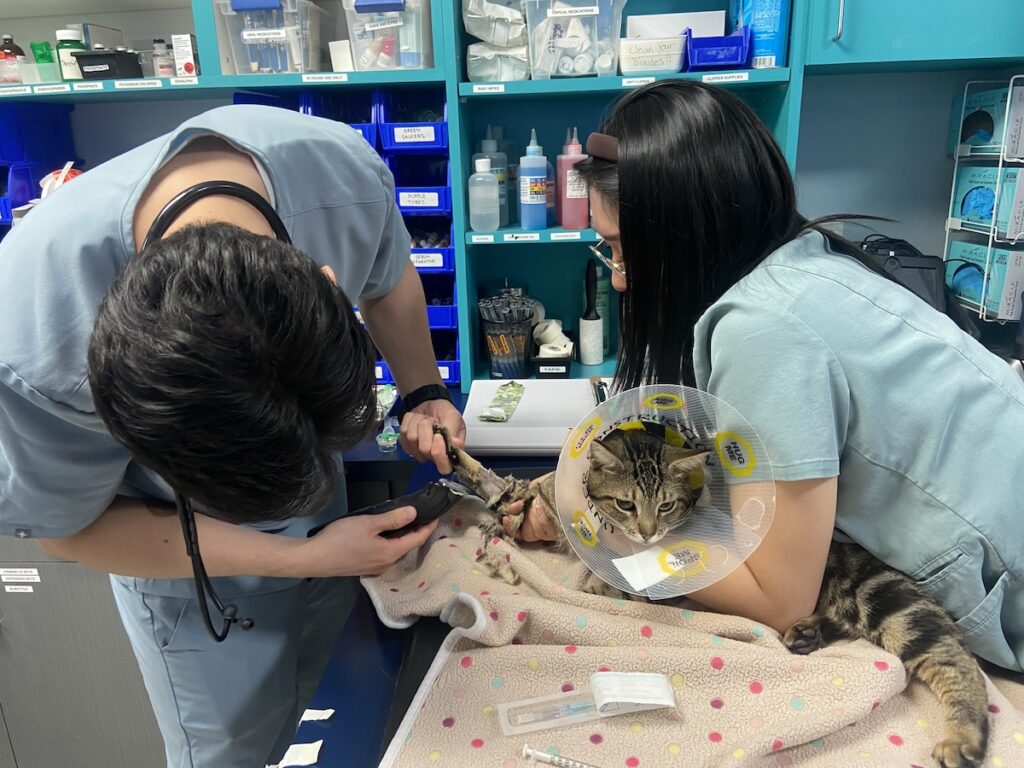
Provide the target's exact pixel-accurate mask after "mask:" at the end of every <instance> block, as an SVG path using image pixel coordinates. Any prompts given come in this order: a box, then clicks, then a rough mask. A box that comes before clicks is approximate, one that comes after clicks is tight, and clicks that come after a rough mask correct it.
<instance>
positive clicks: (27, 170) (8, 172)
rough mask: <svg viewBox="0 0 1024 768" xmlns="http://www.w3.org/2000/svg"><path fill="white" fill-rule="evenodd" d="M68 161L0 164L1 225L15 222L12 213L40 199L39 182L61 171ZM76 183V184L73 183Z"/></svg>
mask: <svg viewBox="0 0 1024 768" xmlns="http://www.w3.org/2000/svg"><path fill="white" fill-rule="evenodd" d="M66 162H67V160H60V161H57V160H54V161H49V160H43V161H39V162H27V163H8V164H0V224H11V223H13V221H14V218H13V214H12V211H13V209H15V208H18V207H19V206H22V205H24V204H25V203H27V202H28V201H29V200H32V199H33V198H36V197H39V195H40V194H41V193H42V190H41V189H40V188H39V182H40V181H42V180H43V177H44V176H46V175H47V174H48V173H51V172H52V171H59V170H60V169H61V168H63V167H64V163H66ZM72 183H74V182H72Z"/></svg>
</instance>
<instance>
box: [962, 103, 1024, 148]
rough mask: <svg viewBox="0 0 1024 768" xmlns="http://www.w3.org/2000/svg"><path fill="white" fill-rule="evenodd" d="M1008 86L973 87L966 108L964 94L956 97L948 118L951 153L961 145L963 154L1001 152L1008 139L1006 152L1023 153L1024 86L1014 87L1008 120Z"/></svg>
mask: <svg viewBox="0 0 1024 768" xmlns="http://www.w3.org/2000/svg"><path fill="white" fill-rule="evenodd" d="M1008 97H1009V89H1008V88H995V89H989V90H986V91H974V92H972V93H969V94H967V108H966V109H964V108H963V104H964V97H963V94H960V95H958V96H956V97H955V98H954V99H953V109H952V112H951V114H950V118H949V140H948V141H947V144H948V146H947V150H948V154H949V155H951V156H952V154H953V153H954V152H956V151H957V148H958V147H961V148H962V149H960V154H961V155H967V154H993V155H996V154H999V150H1000V149H1001V147H1002V144H1003V142H1004V141H1005V142H1006V156H1007V157H1020V156H1021V155H1022V154H1024V135H1022V128H1024V87H1020V86H1018V87H1017V88H1014V89H1013V96H1012V98H1010V100H1011V102H1012V103H1011V104H1010V108H1009V122H1007V104H1006V102H1007V98H1008Z"/></svg>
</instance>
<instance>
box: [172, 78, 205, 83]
mask: <svg viewBox="0 0 1024 768" xmlns="http://www.w3.org/2000/svg"><path fill="white" fill-rule="evenodd" d="M170 83H171V85H199V78H198V77H172V78H171V79H170Z"/></svg>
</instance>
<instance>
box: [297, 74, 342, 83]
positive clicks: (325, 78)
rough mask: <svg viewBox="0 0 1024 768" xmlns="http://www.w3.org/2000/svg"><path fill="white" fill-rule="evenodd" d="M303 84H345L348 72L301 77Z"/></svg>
mask: <svg viewBox="0 0 1024 768" xmlns="http://www.w3.org/2000/svg"><path fill="white" fill-rule="evenodd" d="M302 82H304V83H347V82H348V72H313V73H309V74H305V75H303V76H302Z"/></svg>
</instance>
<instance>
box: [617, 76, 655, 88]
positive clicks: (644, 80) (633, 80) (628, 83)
mask: <svg viewBox="0 0 1024 768" xmlns="http://www.w3.org/2000/svg"><path fill="white" fill-rule="evenodd" d="M654 80H655V78H653V77H624V78H622V87H623V88H639V87H640V86H641V85H647V84H648V83H653V82H654Z"/></svg>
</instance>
